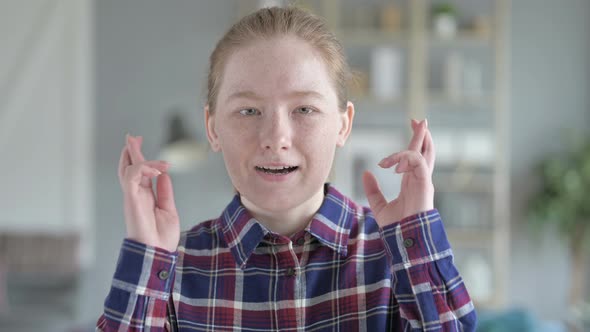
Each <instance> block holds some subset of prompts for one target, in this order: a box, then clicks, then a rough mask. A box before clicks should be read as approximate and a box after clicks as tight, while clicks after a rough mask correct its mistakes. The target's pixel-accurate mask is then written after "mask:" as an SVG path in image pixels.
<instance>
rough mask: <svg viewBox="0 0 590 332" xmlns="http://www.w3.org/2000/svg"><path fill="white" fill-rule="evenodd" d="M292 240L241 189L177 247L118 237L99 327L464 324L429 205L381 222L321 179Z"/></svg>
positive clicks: (460, 287) (471, 319)
mask: <svg viewBox="0 0 590 332" xmlns="http://www.w3.org/2000/svg"><path fill="white" fill-rule="evenodd" d="M326 188H327V194H326V196H325V199H324V202H323V203H322V205H321V207H320V209H319V211H318V212H317V213H316V214H315V216H314V217H313V219H312V221H311V222H310V223H309V225H308V226H307V227H306V228H305V229H304V230H302V231H300V232H298V233H297V234H295V235H293V236H292V237H291V238H288V237H286V236H281V235H278V234H275V233H273V232H271V231H269V230H268V229H266V228H265V227H264V226H263V225H262V224H260V223H259V222H257V221H256V220H255V219H254V218H253V217H252V216H251V215H250V214H249V212H248V211H247V210H246V209H245V208H244V206H243V205H242V204H241V202H240V198H239V196H238V195H236V196H235V197H234V199H233V200H232V201H231V202H230V203H229V205H228V206H227V208H226V209H225V210H224V211H223V214H222V215H221V217H219V218H218V219H214V220H209V221H206V222H203V223H201V224H198V225H197V226H195V227H194V228H193V229H191V230H190V231H188V232H183V233H182V235H181V240H180V245H179V247H178V250H177V251H176V252H174V253H170V252H167V251H165V250H163V249H161V248H156V247H151V246H146V245H144V244H141V243H138V242H135V241H131V240H129V239H125V240H124V242H123V246H122V249H121V253H120V256H119V261H118V263H117V268H116V271H115V275H114V278H113V283H112V288H111V290H110V292H109V294H108V296H107V298H106V300H105V309H104V313H103V315H102V316H101V317H100V318H99V320H98V322H97V330H98V331H130V330H131V331H143V330H146V331H148V330H149V331H164V330H166V331H235V330H244V331H473V330H475V323H476V313H475V310H474V306H473V304H472V302H471V300H470V298H469V295H468V293H467V290H466V288H465V285H464V284H463V281H462V279H461V277H460V276H459V274H458V272H457V269H456V268H455V266H454V265H453V256H452V252H451V248H450V245H449V243H448V241H447V237H446V235H445V231H444V229H443V224H442V221H441V219H440V216H439V213H438V211H437V210H436V209H434V210H430V211H426V212H422V213H419V214H416V215H413V216H410V217H407V218H404V220H401V221H399V222H394V223H393V224H391V225H388V226H386V227H384V228H382V229H380V228H379V227H378V225H377V223H376V222H375V219H374V217H373V214H372V212H371V210H370V209H368V208H366V207H361V206H358V205H357V204H355V203H354V202H352V201H351V200H350V199H348V198H347V197H345V196H343V195H342V194H340V193H339V192H338V191H337V190H336V189H334V188H333V187H332V186H329V185H328V186H327V187H326Z"/></svg>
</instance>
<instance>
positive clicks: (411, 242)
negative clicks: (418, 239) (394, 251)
mask: <svg viewBox="0 0 590 332" xmlns="http://www.w3.org/2000/svg"><path fill="white" fill-rule="evenodd" d="M413 246H414V239H412V238H411V237H409V238H407V239H405V240H404V247H406V248H411V247H413Z"/></svg>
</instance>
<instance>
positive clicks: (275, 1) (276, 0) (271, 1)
mask: <svg viewBox="0 0 590 332" xmlns="http://www.w3.org/2000/svg"><path fill="white" fill-rule="evenodd" d="M284 5H285V1H284V0H258V8H266V7H275V6H276V7H282V6H284Z"/></svg>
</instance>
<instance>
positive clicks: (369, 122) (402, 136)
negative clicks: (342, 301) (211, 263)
mask: <svg viewBox="0 0 590 332" xmlns="http://www.w3.org/2000/svg"><path fill="white" fill-rule="evenodd" d="M286 3H291V2H284V1H256V0H249V1H238V0H216V1H197V0H194V1H190V0H173V1H166V2H163V1H156V0H27V1H18V0H0V41H1V42H2V49H1V52H0V149H1V151H2V153H3V155H2V163H1V166H0V186H1V189H0V331H91V330H93V326H94V323H95V322H96V320H97V318H98V317H99V316H100V314H101V312H102V304H103V301H104V298H105V297H106V295H107V293H108V290H109V287H110V282H111V277H112V274H113V272H114V268H115V264H116V261H117V257H118V252H119V247H120V245H121V242H122V240H123V237H124V236H125V227H124V220H123V209H122V195H121V191H120V187H119V183H118V178H117V164H118V159H119V155H120V152H121V149H122V148H123V145H124V138H125V134H126V133H130V134H132V135H139V136H143V137H144V144H143V151H144V154H145V156H146V158H149V159H166V160H169V161H170V162H172V163H173V164H174V166H173V169H172V172H173V173H172V179H173V184H174V191H175V196H176V204H177V207H178V210H179V213H180V217H181V223H182V228H183V229H188V228H190V227H192V226H193V225H195V224H196V223H198V222H200V221H203V220H206V219H210V218H215V217H217V216H218V215H219V213H220V212H221V211H222V209H223V208H224V207H225V205H226V204H227V203H228V202H229V200H230V199H231V197H232V194H233V188H232V185H231V182H230V181H229V178H228V177H227V175H226V172H225V167H224V164H223V160H222V158H221V156H220V155H218V154H214V153H212V152H211V151H209V150H208V148H207V145H206V139H205V133H204V126H203V113H202V112H203V111H202V109H203V106H204V103H205V98H204V97H205V95H206V91H205V88H206V74H207V66H208V56H209V54H210V52H211V51H212V50H213V48H214V46H215V43H216V41H217V40H218V39H219V38H220V37H221V36H222V35H223V33H224V32H225V31H226V29H228V28H229V27H230V25H231V24H232V23H233V22H235V20H236V19H237V18H239V17H241V16H243V15H244V14H246V13H249V12H251V11H253V10H255V9H256V8H259V7H262V6H268V5H284V4H286ZM295 4H296V5H298V6H301V7H305V8H307V9H309V10H311V11H313V12H315V13H317V14H318V15H321V16H323V17H325V18H326V20H327V22H328V24H329V25H330V26H331V28H332V29H333V30H334V31H335V32H336V34H337V35H338V37H339V38H340V39H341V41H342V43H343V45H344V47H345V49H346V53H347V57H348V60H349V62H350V64H351V66H352V67H353V69H354V70H355V73H356V80H355V83H354V84H353V85H352V86H351V89H350V90H351V95H350V99H351V100H352V101H353V102H354V103H355V105H356V111H357V113H356V118H355V124H354V129H353V133H352V136H351V139H350V141H349V143H348V144H347V146H346V147H345V148H343V149H341V150H339V151H338V155H337V158H336V161H335V165H334V170H333V174H332V178H331V181H332V182H333V183H335V184H336V185H337V186H338V187H339V188H340V189H341V191H343V192H344V193H345V194H347V195H349V196H350V197H353V198H354V199H356V200H358V201H360V202H363V201H364V197H363V194H362V187H360V185H359V183H360V182H359V180H360V174H361V172H362V171H363V170H364V169H367V168H369V169H374V170H375V171H376V172H377V176H378V177H379V178H380V180H381V181H382V183H389V184H390V185H388V187H387V188H385V191H386V193H387V195H388V196H389V197H390V198H392V197H394V195H396V193H397V192H398V190H399V180H400V179H399V177H397V176H395V175H392V174H389V172H385V171H379V170H377V169H376V167H375V166H374V165H375V164H376V162H377V161H378V160H380V159H381V158H382V157H383V156H385V155H387V154H389V153H391V152H393V151H397V150H400V149H403V148H405V146H406V145H407V143H408V140H409V137H410V131H409V129H410V126H409V119H410V118H415V119H423V118H428V121H429V127H430V128H431V130H432V132H433V136H434V142H435V145H436V148H437V165H436V169H435V174H434V181H435V187H436V191H437V192H436V197H435V206H436V207H437V208H439V210H440V211H441V214H442V216H443V220H444V222H445V225H446V228H447V232H448V235H449V238H450V239H451V243H452V245H453V248H454V251H455V263H456V264H457V266H458V267H459V270H460V271H461V274H462V275H463V277H464V279H465V282H466V283H467V286H468V289H469V290H470V293H471V295H472V297H473V299H474V301H475V303H476V307H477V309H478V312H479V313H480V321H481V324H480V327H479V329H480V331H492V330H494V331H569V330H571V331H583V330H586V331H590V328H589V327H588V320H590V308H589V305H588V301H589V296H588V295H589V293H588V287H587V286H588V281H589V279H588V276H590V274H589V273H588V272H589V270H590V268H589V266H588V265H589V264H588V263H589V258H588V257H590V256H589V255H588V253H589V252H590V248H587V247H588V246H587V245H586V242H588V241H586V239H587V228H588V226H587V225H589V224H590V198H589V197H590V143H589V141H588V137H589V135H588V134H589V133H588V125H589V124H590V94H589V91H590V33H589V32H590V1H587V0H561V1H554V0H517V1H509V0H454V1H438V0H395V1H393V0H371V1H369V0H367V1H362V2H361V1H353V0H325V1H321V0H317V1H312V0H308V1H296V2H295ZM584 323H585V324H586V325H584Z"/></svg>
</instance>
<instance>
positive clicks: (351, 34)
mask: <svg viewBox="0 0 590 332" xmlns="http://www.w3.org/2000/svg"><path fill="white" fill-rule="evenodd" d="M336 36H337V37H338V38H339V39H340V40H341V41H342V43H343V44H344V45H345V46H353V45H354V46H379V45H389V46H394V45H396V46H405V45H406V44H407V41H408V38H407V33H406V32H404V31H394V32H392V31H384V30H379V29H371V28H365V29H352V28H346V29H340V30H338V31H336Z"/></svg>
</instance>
